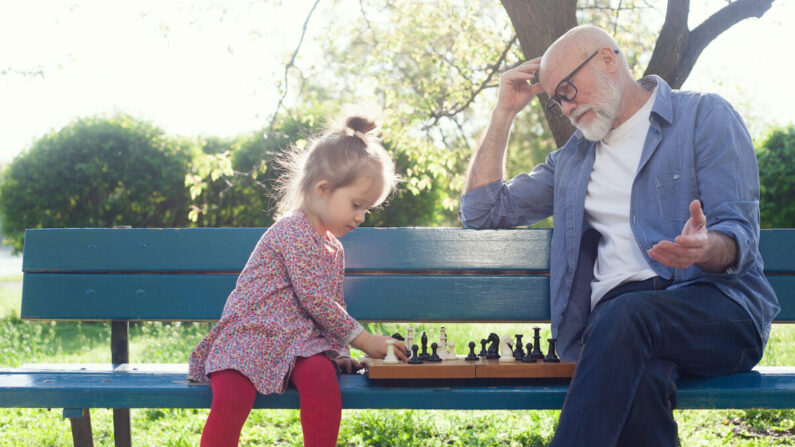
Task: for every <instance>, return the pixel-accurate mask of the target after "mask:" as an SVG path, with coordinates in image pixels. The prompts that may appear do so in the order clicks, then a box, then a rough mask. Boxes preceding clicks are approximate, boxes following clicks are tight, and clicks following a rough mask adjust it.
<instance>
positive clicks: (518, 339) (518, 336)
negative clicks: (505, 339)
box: [513, 334, 524, 360]
mask: <svg viewBox="0 0 795 447" xmlns="http://www.w3.org/2000/svg"><path fill="white" fill-rule="evenodd" d="M514 337H516V344H515V345H514V346H516V349H514V350H513V358H515V359H516V360H522V357H524V350H523V349H522V337H524V335H522V334H516V335H514Z"/></svg>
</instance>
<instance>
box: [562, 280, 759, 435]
mask: <svg viewBox="0 0 795 447" xmlns="http://www.w3.org/2000/svg"><path fill="white" fill-rule="evenodd" d="M667 286H668V283H667V282H666V281H664V280H662V279H661V278H659V277H658V278H652V279H649V280H646V281H640V282H635V283H629V284H625V285H622V286H619V287H617V288H616V289H614V290H613V291H611V292H610V293H608V295H606V296H605V297H604V298H603V299H602V301H600V302H599V304H597V305H596V307H595V308H594V310H593V311H592V312H591V315H590V316H589V317H588V324H587V326H586V328H585V330H584V332H583V336H582V341H583V348H582V351H581V352H580V357H579V360H578V363H577V370H576V372H575V374H574V377H573V378H572V381H571V385H570V386H569V391H568V393H567V394H566V400H565V402H564V403H563V410H562V411H561V414H560V421H559V423H558V428H557V431H556V432H555V437H554V439H553V440H552V443H551V444H550V446H552V447H556V446H589V447H590V446H594V447H596V446H644V447H650V446H675V445H678V436H677V426H676V421H674V418H673V409H674V408H676V379H677V378H678V377H679V374H680V373H683V374H691V375H699V376H714V375H721V374H732V373H736V372H742V371H748V370H750V369H751V368H753V366H754V365H755V364H756V363H757V362H758V361H759V359H760V358H761V357H762V344H761V341H760V339H759V335H758V334H757V332H756V329H754V325H753V322H752V321H751V319H750V318H749V316H748V313H747V312H746V311H745V310H743V309H742V308H741V307H740V306H739V305H738V304H737V303H735V302H734V301H733V300H731V299H730V298H728V297H727V296H725V295H724V294H723V293H721V292H720V291H719V290H718V289H717V288H715V287H713V286H711V285H708V284H693V285H690V286H686V287H682V288H678V289H674V290H664V289H665V287H667Z"/></svg>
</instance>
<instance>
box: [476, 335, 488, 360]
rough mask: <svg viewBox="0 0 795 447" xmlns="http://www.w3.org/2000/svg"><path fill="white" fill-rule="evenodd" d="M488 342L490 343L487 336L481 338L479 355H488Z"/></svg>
mask: <svg viewBox="0 0 795 447" xmlns="http://www.w3.org/2000/svg"><path fill="white" fill-rule="evenodd" d="M473 343H474V342H473ZM486 343H488V341H487V340H486V339H485V338H481V339H480V353H478V356H479V357H486V354H487V352H486Z"/></svg>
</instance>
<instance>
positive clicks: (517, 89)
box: [497, 57, 544, 115]
mask: <svg viewBox="0 0 795 447" xmlns="http://www.w3.org/2000/svg"><path fill="white" fill-rule="evenodd" d="M540 67H541V58H540V57H537V58H535V59H530V60H529V61H525V62H524V63H522V64H521V65H519V66H517V67H515V68H512V69H510V70H508V71H506V72H505V73H503V74H502V76H501V77H500V94H499V99H498V102H497V108H499V109H501V110H504V111H505V112H507V113H510V114H512V115H515V114H517V113H519V111H520V110H522V109H524V108H525V106H527V103H529V102H530V100H531V99H533V98H535V97H536V95H538V94H539V93H542V92H543V91H544V90H543V89H542V88H541V84H540V83H538V82H535V80H536V79H537V77H538V70H539V68H540Z"/></svg>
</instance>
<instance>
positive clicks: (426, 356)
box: [420, 331, 431, 360]
mask: <svg viewBox="0 0 795 447" xmlns="http://www.w3.org/2000/svg"><path fill="white" fill-rule="evenodd" d="M420 343H422V352H420V358H421V359H423V360H428V359H429V358H431V355H430V354H428V336H427V335H425V331H422V337H420Z"/></svg>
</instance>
